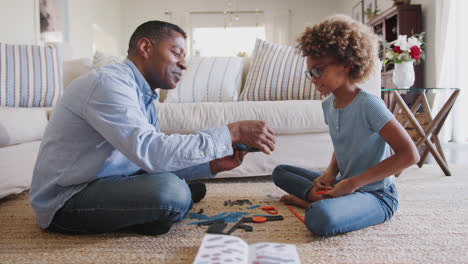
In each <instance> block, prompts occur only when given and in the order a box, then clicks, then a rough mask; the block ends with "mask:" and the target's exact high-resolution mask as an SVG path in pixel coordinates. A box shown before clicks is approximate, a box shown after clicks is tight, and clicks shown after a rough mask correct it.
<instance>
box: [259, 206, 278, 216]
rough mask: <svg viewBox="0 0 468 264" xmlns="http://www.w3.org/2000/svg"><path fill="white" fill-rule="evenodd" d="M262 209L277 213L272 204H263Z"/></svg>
mask: <svg viewBox="0 0 468 264" xmlns="http://www.w3.org/2000/svg"><path fill="white" fill-rule="evenodd" d="M262 210H264V211H266V212H267V213H269V214H278V210H276V208H275V207H274V206H263V207H262Z"/></svg>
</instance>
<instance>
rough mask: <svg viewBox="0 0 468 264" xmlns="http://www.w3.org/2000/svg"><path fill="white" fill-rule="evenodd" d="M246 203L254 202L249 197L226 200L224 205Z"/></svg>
mask: <svg viewBox="0 0 468 264" xmlns="http://www.w3.org/2000/svg"><path fill="white" fill-rule="evenodd" d="M244 204H249V205H251V204H252V202H251V201H250V200H249V199H244V200H236V201H231V200H227V201H224V206H228V205H229V206H233V205H244Z"/></svg>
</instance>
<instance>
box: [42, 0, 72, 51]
mask: <svg viewBox="0 0 468 264" xmlns="http://www.w3.org/2000/svg"><path fill="white" fill-rule="evenodd" d="M38 1H39V10H38V11H39V28H40V40H41V41H43V42H45V43H53V42H62V41H66V42H68V41H69V36H68V0H38Z"/></svg>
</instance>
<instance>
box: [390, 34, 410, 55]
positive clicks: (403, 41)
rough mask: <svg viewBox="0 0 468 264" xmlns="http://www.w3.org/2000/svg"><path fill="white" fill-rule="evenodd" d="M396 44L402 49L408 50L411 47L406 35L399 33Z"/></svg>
mask: <svg viewBox="0 0 468 264" xmlns="http://www.w3.org/2000/svg"><path fill="white" fill-rule="evenodd" d="M394 45H395V46H398V47H400V49H401V50H402V51H408V50H409V49H410V47H409V45H408V41H407V38H406V35H399V36H398V39H397V40H396V41H395V44H394Z"/></svg>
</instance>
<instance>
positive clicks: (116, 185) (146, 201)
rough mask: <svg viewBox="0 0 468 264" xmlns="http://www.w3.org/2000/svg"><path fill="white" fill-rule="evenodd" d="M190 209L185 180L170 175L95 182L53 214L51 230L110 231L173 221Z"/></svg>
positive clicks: (76, 232) (117, 178)
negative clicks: (155, 222) (154, 222)
mask: <svg viewBox="0 0 468 264" xmlns="http://www.w3.org/2000/svg"><path fill="white" fill-rule="evenodd" d="M191 207H192V198H191V193H190V189H189V187H188V185H187V183H186V182H185V180H182V179H180V178H179V177H177V176H176V175H175V174H172V173H159V174H140V175H133V176H113V177H107V178H102V179H98V180H96V181H94V182H92V183H90V184H88V186H86V188H84V189H83V190H82V191H80V192H79V193H77V194H75V195H74V196H73V197H71V198H70V199H69V200H68V201H67V202H66V203H65V204H64V206H63V207H62V208H61V209H60V210H59V211H58V212H57V213H56V214H55V216H54V219H53V221H52V223H51V225H50V227H49V228H50V229H51V230H53V231H58V232H63V233H72V234H87V233H103V232H111V231H116V230H120V229H124V228H126V227H131V226H134V225H138V224H144V223H150V222H153V221H162V222H171V223H172V222H176V221H180V220H182V219H184V218H185V216H186V214H187V212H188V211H189V210H190V209H191Z"/></svg>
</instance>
